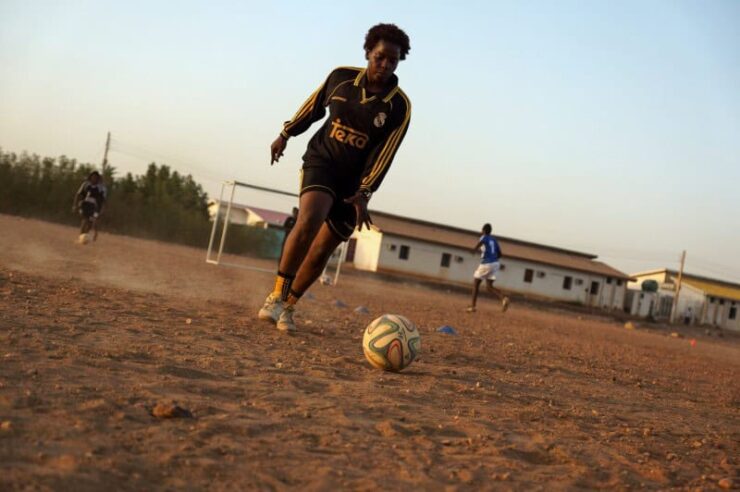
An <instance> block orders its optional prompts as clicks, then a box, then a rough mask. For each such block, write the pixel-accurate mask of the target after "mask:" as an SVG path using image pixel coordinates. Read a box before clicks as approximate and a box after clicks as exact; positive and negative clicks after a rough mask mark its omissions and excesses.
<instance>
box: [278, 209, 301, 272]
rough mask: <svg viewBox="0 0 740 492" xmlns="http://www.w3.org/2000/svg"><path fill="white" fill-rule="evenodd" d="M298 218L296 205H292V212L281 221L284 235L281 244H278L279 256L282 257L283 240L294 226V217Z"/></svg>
mask: <svg viewBox="0 0 740 492" xmlns="http://www.w3.org/2000/svg"><path fill="white" fill-rule="evenodd" d="M297 218H298V207H293V211H292V213H291V214H290V215H289V216H288V217H287V218H286V219H285V221H284V222H283V230H284V231H285V235H284V236H283V244H281V245H280V258H282V257H283V251H284V250H285V241H286V240H287V239H288V234H290V231H292V230H293V227H295V223H296V219H297ZM280 258H278V266H279V265H280Z"/></svg>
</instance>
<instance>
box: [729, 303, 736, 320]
mask: <svg viewBox="0 0 740 492" xmlns="http://www.w3.org/2000/svg"><path fill="white" fill-rule="evenodd" d="M736 316H737V307H735V306H732V307H731V308H730V314H728V315H727V319H735V317H736Z"/></svg>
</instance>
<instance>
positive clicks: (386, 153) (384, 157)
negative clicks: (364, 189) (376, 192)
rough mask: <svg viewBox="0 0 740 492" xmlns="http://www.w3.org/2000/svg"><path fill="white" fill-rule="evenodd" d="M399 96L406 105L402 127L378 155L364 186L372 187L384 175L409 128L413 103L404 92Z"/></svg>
mask: <svg viewBox="0 0 740 492" xmlns="http://www.w3.org/2000/svg"><path fill="white" fill-rule="evenodd" d="M398 94H400V95H401V97H403V99H404V102H405V103H406V115H405V116H404V119H403V123H401V125H400V126H399V127H398V128H396V129H395V130H394V131H393V132H392V133H391V134H390V136H389V138H388V140H387V141H386V144H385V145H384V146H383V150H382V151H381V152H380V154H379V155H378V157H377V159H376V161H375V164H374V165H373V168H372V170H371V171H370V174H369V175H368V176H367V177H366V178H365V179H363V180H362V184H363V186H372V184H373V183H374V182H375V180H376V179H377V177H378V176H379V175H380V174H382V172H383V170H384V169H385V168H386V167H387V165H388V164H389V163H390V161H391V160H392V159H393V156H394V155H395V154H396V151H397V150H398V146H399V143H400V141H401V137H402V136H403V134H404V132H405V131H406V129H407V128H408V125H409V120H410V119H411V103H410V102H409V100H408V98H407V97H406V96H405V94H403V92H402V91H399V92H398Z"/></svg>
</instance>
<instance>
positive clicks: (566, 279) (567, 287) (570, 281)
mask: <svg viewBox="0 0 740 492" xmlns="http://www.w3.org/2000/svg"><path fill="white" fill-rule="evenodd" d="M572 285H573V277H569V276H567V275H566V276H565V277H564V278H563V289H565V290H570V288H571V286H572Z"/></svg>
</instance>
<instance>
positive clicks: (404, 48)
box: [364, 24, 411, 60]
mask: <svg viewBox="0 0 740 492" xmlns="http://www.w3.org/2000/svg"><path fill="white" fill-rule="evenodd" d="M381 41H386V42H388V43H393V44H397V45H398V46H400V47H401V60H405V59H406V55H408V54H409V50H411V44H410V42H409V37H408V35H406V33H405V32H403V29H401V28H399V27H398V26H397V25H395V24H377V25H375V26H373V27H371V28H370V30H369V31H368V32H367V35H366V36H365V46H364V48H365V52H370V51H372V50H373V48H375V46H377V44H378V43H379V42H381Z"/></svg>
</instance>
